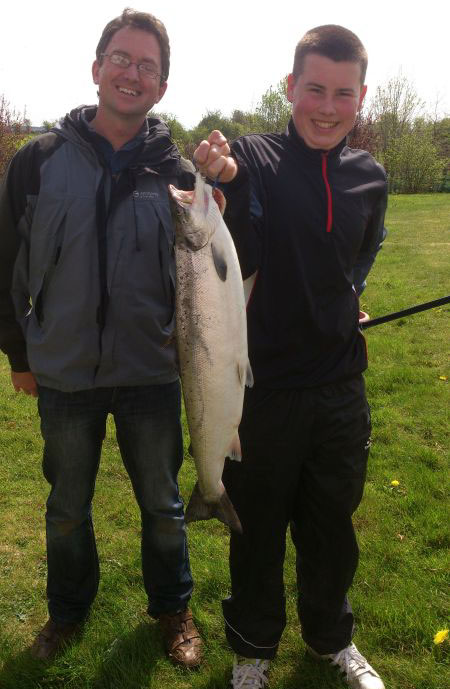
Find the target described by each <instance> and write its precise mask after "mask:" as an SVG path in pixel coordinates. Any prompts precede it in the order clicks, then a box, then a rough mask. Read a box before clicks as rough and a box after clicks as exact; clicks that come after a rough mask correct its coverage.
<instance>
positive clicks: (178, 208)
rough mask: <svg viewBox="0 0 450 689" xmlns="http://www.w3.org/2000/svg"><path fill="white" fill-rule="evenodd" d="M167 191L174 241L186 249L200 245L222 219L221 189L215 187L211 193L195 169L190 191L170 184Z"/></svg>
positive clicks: (203, 243)
mask: <svg viewBox="0 0 450 689" xmlns="http://www.w3.org/2000/svg"><path fill="white" fill-rule="evenodd" d="M169 192H170V197H171V199H172V214H173V216H174V221H175V243H176V244H177V245H183V246H185V247H186V248H187V249H189V250H190V251H198V250H199V249H202V248H203V247H204V246H206V245H207V244H208V242H209V241H210V239H211V237H212V236H213V234H214V232H215V231H216V228H217V227H218V225H219V224H220V223H221V222H222V214H221V210H222V208H224V203H225V199H224V196H223V194H222V192H220V191H219V190H217V189H215V190H214V194H213V191H212V187H211V186H210V185H209V184H207V183H206V181H205V179H204V178H203V177H202V176H201V174H200V173H199V172H197V175H196V182H195V189H194V190H193V191H183V190H181V189H177V188H176V187H174V186H173V185H172V184H170V185H169ZM217 192H219V193H217Z"/></svg>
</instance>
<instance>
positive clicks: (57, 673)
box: [0, 623, 165, 689]
mask: <svg viewBox="0 0 450 689" xmlns="http://www.w3.org/2000/svg"><path fill="white" fill-rule="evenodd" d="M86 636H87V637H89V634H87V635H86ZM164 659H165V655H164V651H163V647H162V643H161V638H160V634H159V630H158V628H157V626H156V625H154V626H152V625H149V624H146V623H142V624H140V625H139V626H138V627H136V628H135V629H133V630H132V631H130V633H128V634H126V635H123V636H120V638H116V639H114V640H113V641H112V643H111V644H110V646H109V648H107V649H106V650H104V649H103V647H102V646H99V645H98V643H97V644H96V643H95V642H94V643H92V640H89V639H84V638H83V636H82V637H80V639H79V640H77V641H75V642H74V643H73V644H71V645H70V646H68V647H67V648H66V649H64V650H63V651H62V652H61V653H60V654H59V655H58V657H57V658H56V659H55V660H54V661H53V662H50V663H48V662H44V661H40V660H36V659H35V658H33V657H32V656H31V655H30V652H29V648H27V649H25V650H22V651H20V652H19V653H14V652H13V653H11V654H10V655H9V657H7V659H6V662H5V663H4V664H3V667H2V668H1V669H0V688H1V689H41V688H42V687H45V688H46V689H50V688H51V689H66V688H68V687H70V689H81V687H83V688H84V687H90V688H91V687H92V689H112V688H114V689H136V688H137V687H142V686H148V683H149V678H150V677H151V675H152V672H153V669H154V667H155V665H156V663H157V662H161V661H162V662H164Z"/></svg>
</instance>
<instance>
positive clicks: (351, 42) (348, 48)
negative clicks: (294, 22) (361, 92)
mask: <svg viewBox="0 0 450 689" xmlns="http://www.w3.org/2000/svg"><path fill="white" fill-rule="evenodd" d="M311 53H314V54H316V55H322V56H323V57H327V58H329V59H330V60H333V61H334V62H357V63H358V64H359V65H360V67H361V84H364V79H365V78H366V70H367V52H366V49H365V48H364V46H363V44H362V43H361V41H360V40H359V38H358V36H357V35H356V34H354V33H353V32H352V31H349V29H345V28H344V27H343V26H338V25H337V24H324V25H323V26H316V28H315V29H311V30H310V31H307V32H306V33H305V35H304V36H303V38H301V39H300V41H299V42H298V43H297V47H296V49H295V56H294V67H293V69H292V73H293V75H294V78H295V79H297V77H298V76H299V75H300V74H301V73H302V72H303V67H304V62H305V58H306V56H307V55H310V54H311Z"/></svg>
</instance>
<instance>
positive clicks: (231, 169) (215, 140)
mask: <svg viewBox="0 0 450 689" xmlns="http://www.w3.org/2000/svg"><path fill="white" fill-rule="evenodd" d="M194 160H195V163H196V165H197V167H198V169H199V170H200V172H201V173H202V174H203V175H206V177H209V179H217V178H218V181H219V182H231V180H233V179H234V178H235V177H236V175H237V171H238V166H237V163H236V161H235V159H234V158H232V157H231V156H230V147H229V146H228V141H227V140H226V138H225V137H224V135H223V134H222V132H219V130H218V129H214V131H212V132H211V134H210V135H209V136H208V139H207V140H203V141H201V142H200V143H199V145H198V146H197V148H196V149H195V151H194Z"/></svg>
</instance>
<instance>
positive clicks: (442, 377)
mask: <svg viewBox="0 0 450 689" xmlns="http://www.w3.org/2000/svg"><path fill="white" fill-rule="evenodd" d="M439 380H447V376H439Z"/></svg>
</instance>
